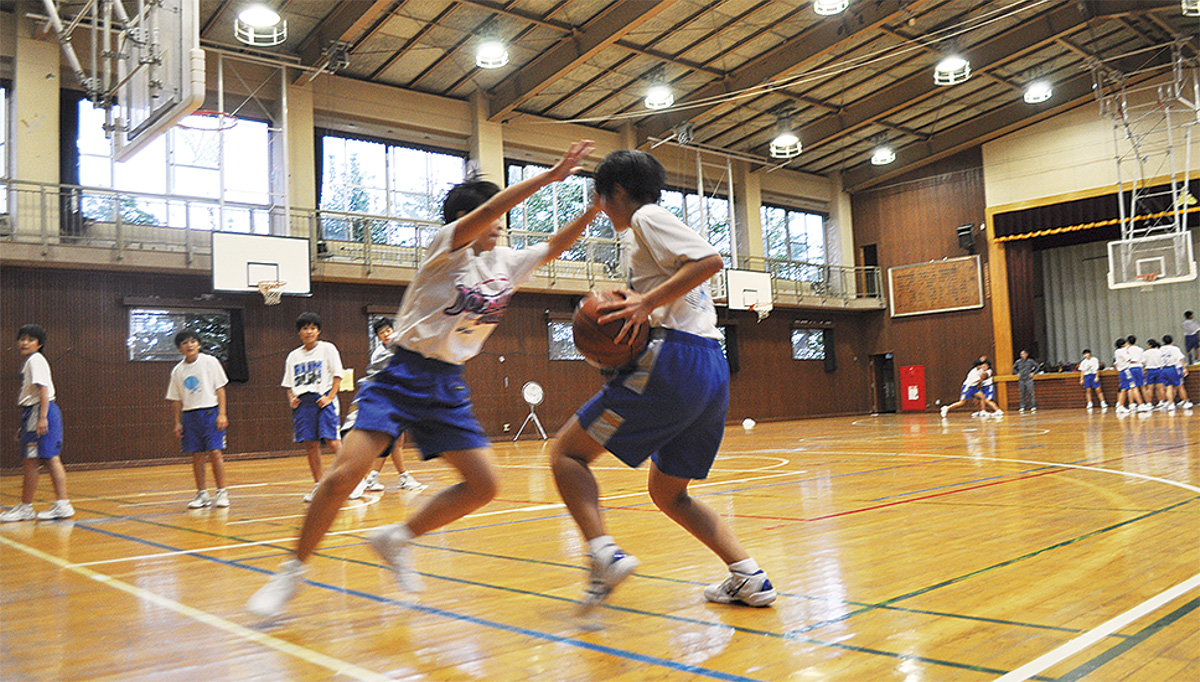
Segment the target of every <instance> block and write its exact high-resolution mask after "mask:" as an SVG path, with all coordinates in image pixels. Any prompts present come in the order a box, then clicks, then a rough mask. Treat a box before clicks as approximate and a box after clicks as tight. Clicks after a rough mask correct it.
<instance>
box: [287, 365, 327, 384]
mask: <svg viewBox="0 0 1200 682" xmlns="http://www.w3.org/2000/svg"><path fill="white" fill-rule="evenodd" d="M320 383H321V361H320V360H309V361H308V362H298V363H296V364H295V365H294V366H293V367H292V385H293V386H295V387H296V388H299V387H301V386H313V385H315V384H320Z"/></svg>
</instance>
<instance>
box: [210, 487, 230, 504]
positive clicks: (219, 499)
mask: <svg viewBox="0 0 1200 682" xmlns="http://www.w3.org/2000/svg"><path fill="white" fill-rule="evenodd" d="M213 506H214V507H228V506H229V493H227V492H225V489H224V488H217V494H216V495H215V496H214V497H213Z"/></svg>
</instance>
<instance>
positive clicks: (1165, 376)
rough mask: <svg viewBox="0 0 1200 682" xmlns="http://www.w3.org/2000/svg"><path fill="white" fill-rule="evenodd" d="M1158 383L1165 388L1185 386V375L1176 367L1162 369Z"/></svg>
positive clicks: (1159, 372)
mask: <svg viewBox="0 0 1200 682" xmlns="http://www.w3.org/2000/svg"><path fill="white" fill-rule="evenodd" d="M1158 383H1160V384H1162V385H1163V386H1180V385H1182V384H1183V375H1182V374H1180V372H1179V368H1178V367H1176V366H1174V365H1171V366H1170V367H1160V368H1159V370H1158Z"/></svg>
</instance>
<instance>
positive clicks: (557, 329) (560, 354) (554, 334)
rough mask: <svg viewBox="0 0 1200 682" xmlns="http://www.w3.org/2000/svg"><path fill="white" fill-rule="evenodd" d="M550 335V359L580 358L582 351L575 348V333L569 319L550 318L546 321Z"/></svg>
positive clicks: (581, 357)
mask: <svg viewBox="0 0 1200 682" xmlns="http://www.w3.org/2000/svg"><path fill="white" fill-rule="evenodd" d="M546 330H547V332H548V333H549V336H550V359H551V360H582V359H583V353H580V352H579V350H578V349H577V348H575V334H574V332H573V331H572V328H571V321H570V320H550V321H548V322H547V323H546Z"/></svg>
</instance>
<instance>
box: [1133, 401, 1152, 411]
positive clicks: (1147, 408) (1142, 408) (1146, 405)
mask: <svg viewBox="0 0 1200 682" xmlns="http://www.w3.org/2000/svg"><path fill="white" fill-rule="evenodd" d="M1137 409H1138V412H1150V411H1151V410H1153V409H1154V406H1153V405H1151V404H1150V403H1142V404H1141V405H1138V408H1137Z"/></svg>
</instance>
